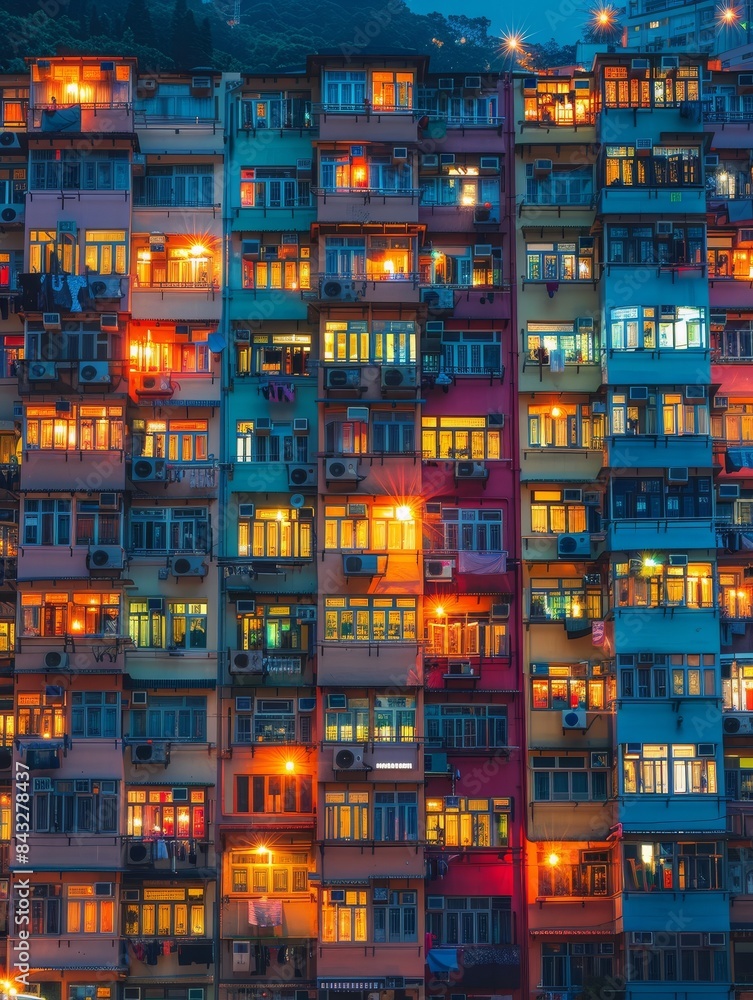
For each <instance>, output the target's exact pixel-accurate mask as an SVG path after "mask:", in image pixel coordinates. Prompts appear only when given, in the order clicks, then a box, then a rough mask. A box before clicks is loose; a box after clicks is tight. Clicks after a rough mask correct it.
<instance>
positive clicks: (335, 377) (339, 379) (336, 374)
mask: <svg viewBox="0 0 753 1000" xmlns="http://www.w3.org/2000/svg"><path fill="white" fill-rule="evenodd" d="M360 385H361V369H360V368H327V369H325V372H324V387H325V389H358V388H360Z"/></svg>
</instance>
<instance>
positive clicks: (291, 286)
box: [242, 239, 311, 292]
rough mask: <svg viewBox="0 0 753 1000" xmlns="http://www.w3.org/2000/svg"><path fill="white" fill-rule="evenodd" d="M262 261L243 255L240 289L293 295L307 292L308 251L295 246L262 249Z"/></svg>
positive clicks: (274, 246)
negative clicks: (302, 290)
mask: <svg viewBox="0 0 753 1000" xmlns="http://www.w3.org/2000/svg"><path fill="white" fill-rule="evenodd" d="M261 249H262V259H261V260H257V259H256V258H255V257H254V256H251V255H247V254H244V255H243V262H242V263H243V275H242V283H243V287H244V288H256V289H257V290H259V291H267V290H284V291H287V292H295V291H297V290H298V289H307V288H311V248H310V247H307V246H302V247H299V246H298V241H297V239H296V242H295V243H282V244H280V245H279V246H278V245H277V244H268V245H265V246H264V247H262V248H261Z"/></svg>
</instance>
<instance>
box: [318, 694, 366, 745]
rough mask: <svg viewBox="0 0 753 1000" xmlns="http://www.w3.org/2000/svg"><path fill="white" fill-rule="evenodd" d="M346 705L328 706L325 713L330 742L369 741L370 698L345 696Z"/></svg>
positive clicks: (326, 734)
mask: <svg viewBox="0 0 753 1000" xmlns="http://www.w3.org/2000/svg"><path fill="white" fill-rule="evenodd" d="M343 702H344V707H343V708H341V709H333V708H329V707H328V708H327V711H326V712H325V715H324V729H325V737H324V738H325V741H326V742H328V743H353V742H355V743H367V742H368V740H369V733H370V729H369V699H368V698H354V697H352V696H351V695H344V696H343Z"/></svg>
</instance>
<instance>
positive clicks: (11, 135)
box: [0, 132, 21, 150]
mask: <svg viewBox="0 0 753 1000" xmlns="http://www.w3.org/2000/svg"><path fill="white" fill-rule="evenodd" d="M0 146H1V147H2V148H3V149H5V150H7V149H20V148H21V142H20V140H19V138H18V134H17V133H16V132H0Z"/></svg>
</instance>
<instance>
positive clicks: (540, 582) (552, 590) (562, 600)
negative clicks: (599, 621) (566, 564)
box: [530, 577, 602, 621]
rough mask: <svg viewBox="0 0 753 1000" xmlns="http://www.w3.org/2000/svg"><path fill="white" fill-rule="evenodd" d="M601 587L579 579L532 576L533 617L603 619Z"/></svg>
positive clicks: (531, 613) (538, 618)
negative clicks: (590, 585)
mask: <svg viewBox="0 0 753 1000" xmlns="http://www.w3.org/2000/svg"><path fill="white" fill-rule="evenodd" d="M601 596H602V595H601V588H600V587H598V586H596V585H594V587H593V588H589V587H586V586H584V582H583V577H579V578H578V579H559V580H552V579H543V578H542V579H532V580H531V609H530V617H531V620H532V621H535V620H541V619H544V620H556V621H561V620H562V619H564V618H585V619H592V618H601Z"/></svg>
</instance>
